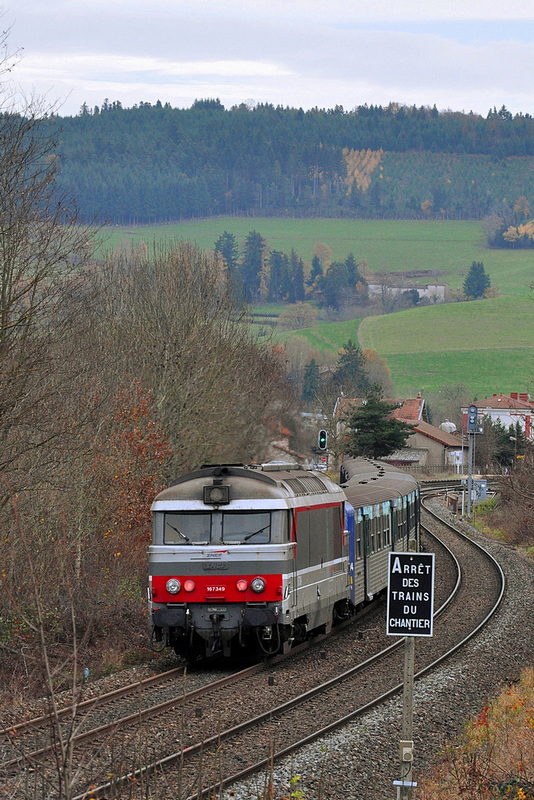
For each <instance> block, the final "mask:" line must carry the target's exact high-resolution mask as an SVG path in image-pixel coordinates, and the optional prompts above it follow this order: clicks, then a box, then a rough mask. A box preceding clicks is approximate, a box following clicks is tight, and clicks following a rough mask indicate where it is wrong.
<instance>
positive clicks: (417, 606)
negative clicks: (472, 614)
mask: <svg viewBox="0 0 534 800" xmlns="http://www.w3.org/2000/svg"><path fill="white" fill-rule="evenodd" d="M433 616H434V553H390V554H389V574H388V603H387V619H386V623H387V624H386V633H387V635H388V636H432V622H433Z"/></svg>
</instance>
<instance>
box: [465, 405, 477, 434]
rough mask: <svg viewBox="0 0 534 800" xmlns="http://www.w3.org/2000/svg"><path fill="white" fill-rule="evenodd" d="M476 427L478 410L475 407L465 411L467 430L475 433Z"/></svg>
mask: <svg viewBox="0 0 534 800" xmlns="http://www.w3.org/2000/svg"><path fill="white" fill-rule="evenodd" d="M477 425H478V408H477V407H476V406H475V405H472V406H469V408H468V409H467V430H468V431H476V430H477Z"/></svg>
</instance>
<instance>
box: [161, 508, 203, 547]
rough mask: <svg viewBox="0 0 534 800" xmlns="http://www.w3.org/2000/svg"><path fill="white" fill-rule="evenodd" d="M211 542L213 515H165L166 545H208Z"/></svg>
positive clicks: (172, 513)
mask: <svg viewBox="0 0 534 800" xmlns="http://www.w3.org/2000/svg"><path fill="white" fill-rule="evenodd" d="M210 540H211V514H209V513H203V512H200V513H198V512H197V513H186V512H182V513H178V512H169V513H167V514H165V544H207V543H208V542H209V541H210Z"/></svg>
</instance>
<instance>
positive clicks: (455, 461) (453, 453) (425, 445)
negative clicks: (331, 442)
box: [334, 393, 467, 472]
mask: <svg viewBox="0 0 534 800" xmlns="http://www.w3.org/2000/svg"><path fill="white" fill-rule="evenodd" d="M364 402H365V401H364V399H363V398H348V397H341V398H339V399H338V401H337V403H336V408H335V412H334V413H335V415H336V417H337V418H338V430H340V432H341V431H342V430H343V428H344V427H345V425H346V421H347V419H348V417H350V415H351V413H352V412H353V411H354V410H355V409H356V408H358V406H361V405H362V404H363V403H364ZM385 402H386V403H389V404H390V405H395V406H396V408H395V409H394V411H393V412H392V417H394V418H395V419H398V420H399V421H401V422H407V423H408V424H409V425H411V426H412V427H413V434H412V435H411V436H410V437H409V438H408V440H407V441H406V446H405V447H402V448H400V449H399V450H396V451H395V452H394V453H391V454H390V455H389V456H387V457H385V458H384V461H387V462H388V463H389V464H392V465H394V466H398V467H403V468H406V469H408V468H409V469H412V470H413V469H414V468H417V470H418V471H424V470H428V471H433V472H439V471H441V470H443V471H456V472H461V471H462V469H463V467H464V464H465V463H466V462H467V440H464V441H462V436H461V435H459V434H457V433H455V430H456V429H455V426H454V425H452V423H448V422H446V423H444V424H443V426H441V427H439V428H437V427H435V426H434V425H430V423H429V422H428V417H427V412H426V406H425V401H424V399H423V397H422V396H421V394H420V393H419V394H418V395H417V397H413V398H408V399H404V400H393V399H385ZM464 450H465V455H464Z"/></svg>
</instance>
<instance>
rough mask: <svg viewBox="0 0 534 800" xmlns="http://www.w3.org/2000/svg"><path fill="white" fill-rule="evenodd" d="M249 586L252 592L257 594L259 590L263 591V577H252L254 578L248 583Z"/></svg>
mask: <svg viewBox="0 0 534 800" xmlns="http://www.w3.org/2000/svg"><path fill="white" fill-rule="evenodd" d="M250 588H251V589H252V591H253V592H256V594H259V593H260V592H263V591H265V581H264V580H263V578H254V580H253V581H252V582H251V584H250Z"/></svg>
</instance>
